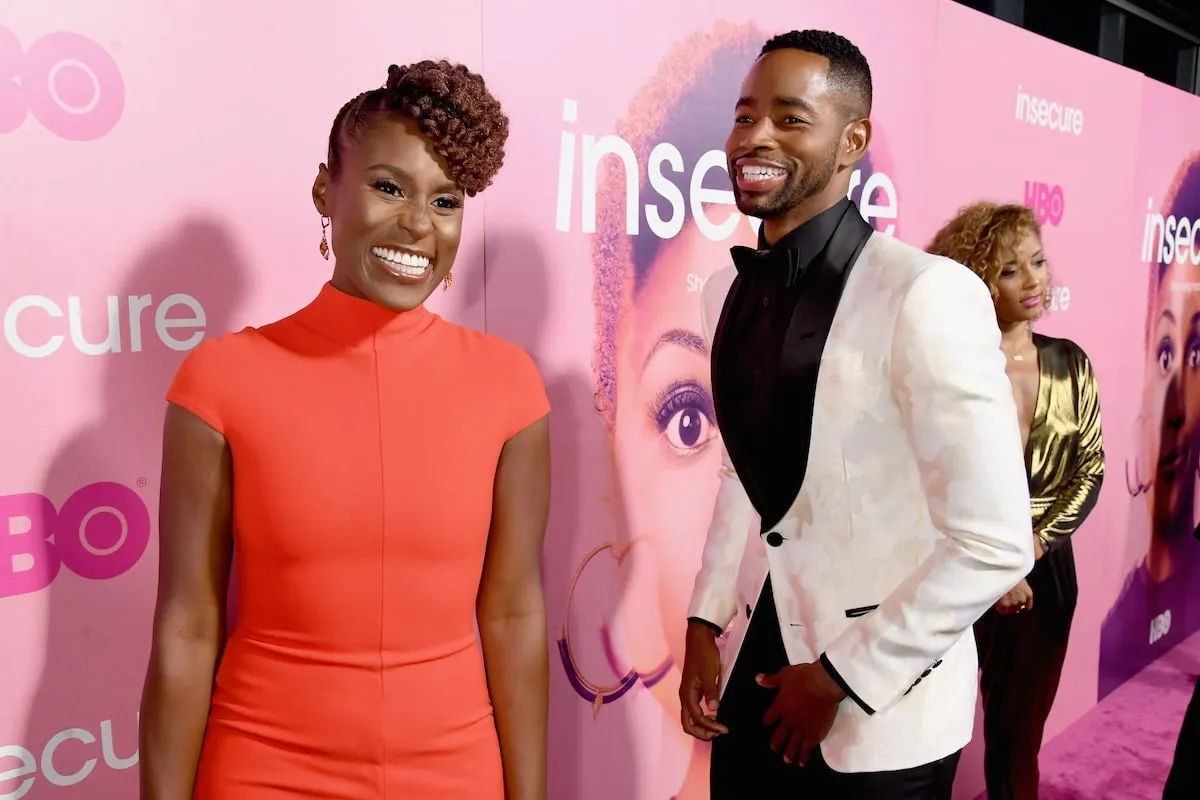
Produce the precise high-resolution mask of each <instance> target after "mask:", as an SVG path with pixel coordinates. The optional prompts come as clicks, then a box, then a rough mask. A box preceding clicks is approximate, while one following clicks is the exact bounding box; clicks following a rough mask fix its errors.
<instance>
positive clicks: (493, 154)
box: [328, 60, 508, 197]
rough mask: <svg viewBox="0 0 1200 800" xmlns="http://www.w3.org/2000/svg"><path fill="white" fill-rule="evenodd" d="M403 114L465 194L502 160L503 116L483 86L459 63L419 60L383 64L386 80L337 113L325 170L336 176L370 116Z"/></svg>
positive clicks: (486, 181)
mask: <svg viewBox="0 0 1200 800" xmlns="http://www.w3.org/2000/svg"><path fill="white" fill-rule="evenodd" d="M390 115H399V116H403V117H408V118H409V119H412V120H414V121H415V122H416V123H417V126H418V128H419V129H420V131H421V134H422V135H423V136H424V137H425V138H426V139H428V140H429V142H430V144H431V145H432V146H433V150H434V152H435V153H437V154H438V155H439V156H440V157H441V158H442V159H443V160H444V161H445V162H446V164H447V166H448V167H449V169H450V177H451V178H453V180H454V182H455V183H457V184H458V185H459V187H460V188H461V189H462V190H463V191H464V192H466V194H467V195H468V196H469V197H474V196H475V194H476V193H478V192H482V191H483V190H484V189H486V188H487V187H488V186H489V185H490V184H491V182H492V180H493V179H494V178H495V177H496V173H497V172H499V171H500V167H501V165H502V164H503V163H504V145H505V142H507V141H508V117H507V116H505V114H504V110H503V109H502V108H501V107H500V103H499V101H497V100H496V98H495V97H493V96H492V93H491V92H489V91H488V89H487V86H486V85H484V82H483V77H482V76H480V75H478V74H476V73H474V72H471V71H470V70H469V69H467V68H466V67H465V66H463V65H462V64H451V63H450V62H449V61H444V60H443V61H421V62H418V63H416V64H410V65H408V66H404V67H398V66H396V65H395V64H392V65H391V66H390V67H388V77H387V83H386V84H384V85H383V86H382V87H380V88H378V89H372V90H371V91H369V92H363V93H362V94H360V95H359V96H358V97H355V98H354V99H353V100H351V101H350V102H348V103H346V105H344V106H342V110H341V111H339V112H338V114H337V117H335V118H334V120H333V130H331V131H330V133H329V159H328V164H329V172H330V174H332V175H333V177H334V178H337V177H338V175H339V172H340V170H341V166H342V152H343V150H344V148H345V147H346V145H347V143H349V142H351V141H353V140H354V139H355V138H356V137H357V136H359V135H361V134H362V132H363V130H364V129H365V128H367V127H368V126H370V125H371V123H372V122H374V121H375V120H376V119H378V118H380V117H386V116H390Z"/></svg>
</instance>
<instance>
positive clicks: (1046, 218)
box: [1025, 181, 1065, 225]
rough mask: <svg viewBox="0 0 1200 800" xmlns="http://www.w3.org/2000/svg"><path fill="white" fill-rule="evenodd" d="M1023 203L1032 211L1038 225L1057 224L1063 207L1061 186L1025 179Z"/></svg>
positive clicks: (1060, 220)
mask: <svg viewBox="0 0 1200 800" xmlns="http://www.w3.org/2000/svg"><path fill="white" fill-rule="evenodd" d="M1025 205H1026V206H1028V207H1029V209H1030V210H1031V211H1033V216H1034V217H1036V218H1037V221H1038V224H1039V225H1045V224H1047V223H1049V224H1050V225H1058V223H1060V222H1062V218H1063V210H1064V208H1065V204H1064V201H1063V190H1062V187H1061V186H1047V185H1046V184H1044V183H1038V182H1036V181H1025Z"/></svg>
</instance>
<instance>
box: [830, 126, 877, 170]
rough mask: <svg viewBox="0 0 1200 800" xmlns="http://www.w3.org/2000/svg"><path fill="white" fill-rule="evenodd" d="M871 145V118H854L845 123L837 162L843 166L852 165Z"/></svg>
mask: <svg viewBox="0 0 1200 800" xmlns="http://www.w3.org/2000/svg"><path fill="white" fill-rule="evenodd" d="M870 146H871V120H869V119H856V120H854V121H853V122H851V123H849V124H847V125H846V129H845V131H844V132H843V136H842V149H841V152H840V153H839V158H838V163H839V165H840V166H843V167H852V166H854V165H855V164H857V163H858V162H859V160H860V159H862V157H863V156H865V155H866V154H867V148H868V147H870Z"/></svg>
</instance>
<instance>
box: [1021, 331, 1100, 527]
mask: <svg viewBox="0 0 1200 800" xmlns="http://www.w3.org/2000/svg"><path fill="white" fill-rule="evenodd" d="M1071 362H1072V369H1071V370H1070V371H1069V374H1068V375H1067V376H1064V377H1065V379H1066V380H1070V381H1071V382H1072V383H1073V384H1074V385H1073V387H1070V388H1069V391H1071V393H1072V394H1074V396H1075V409H1076V411H1075V414H1076V422H1077V425H1078V437H1079V445H1078V448H1077V450H1076V454H1077V455H1076V459H1075V461H1074V463H1068V464H1065V465H1064V469H1066V470H1069V471H1070V474H1067V475H1063V476H1062V481H1061V482H1059V481H1055V483H1059V485H1061V486H1062V490H1061V491H1060V492H1058V496H1057V498H1056V499H1055V501H1054V503H1053V504H1052V505H1051V506H1050V508H1049V509H1047V511H1046V513H1045V515H1043V516H1042V518H1041V519H1040V520H1039V521H1038V523H1037V524H1036V525H1035V526H1034V533H1035V534H1036V535H1037V536H1038V537H1039V538H1041V540H1042V542H1043V544H1045V545H1046V547H1047V549H1049V548H1053V547H1054V543H1055V542H1056V541H1057V540H1058V539H1061V538H1063V537H1065V536H1070V535H1071V534H1073V533H1074V532H1075V531H1076V530H1077V529H1078V528H1079V526H1080V525H1082V524H1083V521H1084V520H1085V519H1087V516H1088V514H1090V513H1091V512H1092V509H1093V508H1094V507H1095V505H1096V499H1097V498H1098V497H1099V496H1100V485H1101V483H1102V482H1103V481H1104V437H1103V434H1102V433H1101V430H1100V390H1099V386H1098V385H1097V383H1096V374H1095V372H1094V371H1093V369H1092V364H1091V361H1089V360H1088V357H1087V355H1085V354H1084V352H1083V351H1082V350H1081V349H1079V348H1078V347H1072V352H1071ZM1061 388H1063V389H1068V387H1061Z"/></svg>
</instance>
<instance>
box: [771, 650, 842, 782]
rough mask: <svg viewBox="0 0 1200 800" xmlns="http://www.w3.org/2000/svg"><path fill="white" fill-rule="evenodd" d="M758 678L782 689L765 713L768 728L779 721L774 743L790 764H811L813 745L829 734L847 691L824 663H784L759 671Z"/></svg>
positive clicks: (777, 750) (773, 738)
mask: <svg viewBox="0 0 1200 800" xmlns="http://www.w3.org/2000/svg"><path fill="white" fill-rule="evenodd" d="M757 681H758V685H759V686H764V687H766V688H768V689H778V690H779V694H778V695H776V697H775V702H773V703H771V707H770V708H768V709H767V713H766V715H764V716H763V724H764V725H766V726H767V727H768V728H769V727H771V726H772V725H774V724H775V723H779V727H777V728H776V729H775V735H774V736H773V737H771V747H773V748H774V749H775V752H777V753H781V754H782V755H783V760H784V761H785V762H787V763H788V764H791V763H792V762H794V761H797V760H798V761H799V763H800V764H801V765H803V764H807V763H808V756H809V754H810V753H811V752H812V749H813V748H814V747H816V746H817V745H819V744H820V743H821V742H822V741H824V739H825V737H826V736H828V735H829V729H830V728H832V727H833V720H834V719H835V718H836V717H837V712H838V705H839V704H840V703H841V702H842V700H843V699H844V698H845V697H846V693H845V692H843V691H842V688H841V687H840V686H838V685H837V683H836V682H835V681H834V680H833V678H832V677H831V676H830V675H829V673H828V672H827V671H826V670H825V668H824V667H823V666H821V664H820V663H812V664H797V665H795V666H792V667H784V668H783V669H781V670H779V672H776V673H775V674H774V675H759V676H758V678H757Z"/></svg>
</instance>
